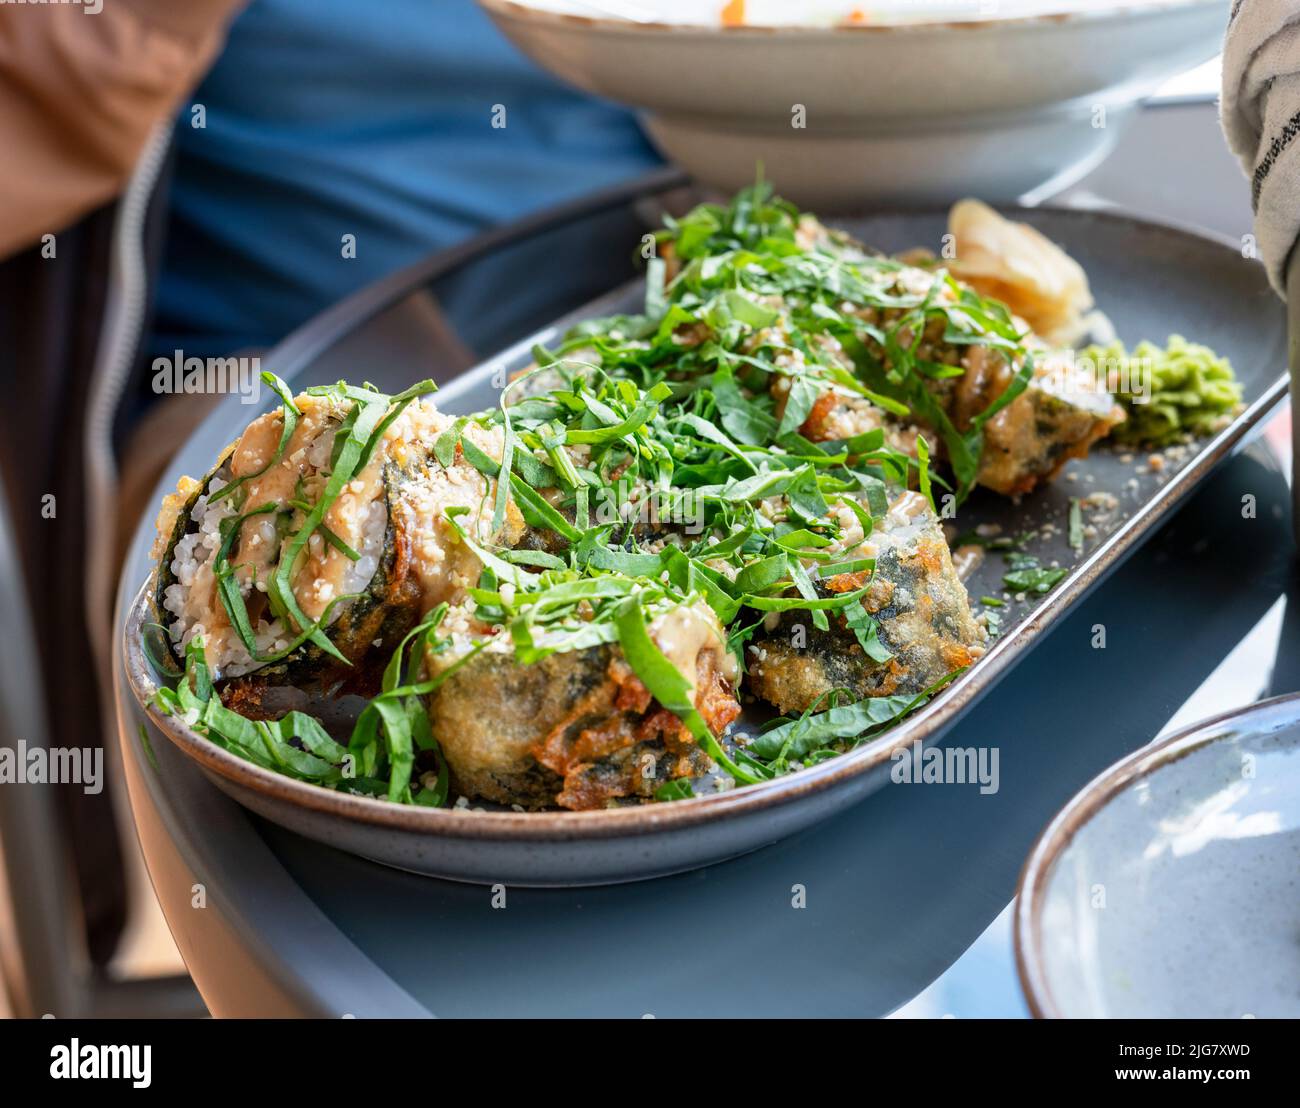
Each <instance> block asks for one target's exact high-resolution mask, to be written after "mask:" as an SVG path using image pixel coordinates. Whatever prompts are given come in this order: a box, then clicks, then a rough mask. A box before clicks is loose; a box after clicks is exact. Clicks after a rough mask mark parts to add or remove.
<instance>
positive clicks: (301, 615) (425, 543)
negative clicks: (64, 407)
mask: <svg viewBox="0 0 1300 1108" xmlns="http://www.w3.org/2000/svg"><path fill="white" fill-rule="evenodd" d="M374 395H375V397H376V399H370V398H369V397H368V395H367V393H366V392H365V391H364V390H356V389H346V388H342V387H340V388H336V389H321V390H311V391H310V392H308V393H304V394H302V395H300V396H298V397H296V398H293V400H292V401H291V402H290V401H289V400H288V398H287V394H286V404H285V406H284V407H282V408H281V409H279V410H277V411H273V412H270V413H268V414H266V415H262V416H260V417H258V418H257V419H256V420H254V421H253V422H252V423H251V424H250V425H249V426H248V428H247V429H246V430H245V431H244V433H243V434H242V435H241V436H240V438H239V440H238V441H237V442H236V443H235V444H234V445H233V446H232V447H230V448H229V449H228V450H227V451H226V452H225V453H224V455H223V456H222V458H221V459H220V461H219V463H218V465H217V466H216V468H215V469H214V470H213V471H212V472H211V473H210V474H209V475H208V476H207V477H206V478H204V479H203V480H202V481H193V480H191V479H189V478H183V479H182V480H181V482H180V483H179V485H178V488H177V492H176V493H175V494H174V495H172V496H170V497H168V498H167V500H166V501H165V502H164V505H163V509H162V512H161V514H160V516H159V519H158V538H157V540H156V542H155V546H154V557H155V558H156V559H157V561H158V573H157V577H156V586H155V606H156V612H157V619H158V622H159V623H160V624H162V625H163V626H164V627H165V628H166V630H167V633H168V637H169V639H170V642H171V644H172V646H173V648H174V650H175V651H176V654H177V656H178V657H181V656H183V652H184V647H185V645H186V644H187V643H188V642H189V641H190V640H191V639H192V638H194V636H196V635H201V636H202V638H203V643H204V648H205V652H206V657H207V661H208V664H209V665H210V667H211V668H212V671H213V674H214V676H215V677H216V678H218V679H220V680H224V681H225V682H226V688H225V694H226V696H227V699H228V700H230V701H232V702H233V703H234V704H236V705H238V706H239V707H240V709H241V710H244V711H247V712H250V713H256V712H257V711H258V708H259V700H260V695H261V692H262V690H264V689H266V688H268V687H273V686H279V685H289V684H292V685H294V686H295V687H299V688H307V689H312V690H316V691H336V690H345V691H348V692H356V693H358V694H362V695H369V694H370V693H372V692H373V691H375V689H376V688H377V682H378V676H379V673H380V672H381V671H382V668H383V665H384V664H385V662H386V661H387V659H388V656H389V654H390V653H391V651H392V649H393V647H394V646H395V645H396V643H397V641H398V640H400V638H401V636H402V635H404V634H405V633H406V632H407V631H408V630H409V629H410V628H411V627H413V626H415V625H416V624H417V623H418V622H419V620H420V618H421V617H422V616H423V614H424V613H425V612H427V611H428V610H429V609H430V608H431V607H433V606H434V605H436V604H438V603H440V602H442V601H455V600H457V599H459V598H460V597H462V596H463V595H464V590H465V589H466V588H467V587H469V586H471V585H473V584H474V583H475V582H476V581H477V578H478V573H479V564H478V559H477V557H476V555H475V554H474V552H473V551H472V550H471V549H470V548H469V547H468V546H467V545H466V544H465V543H464V542H462V541H461V540H460V537H459V536H458V534H457V533H456V532H455V530H454V529H453V528H452V527H451V526H450V523H449V521H448V520H447V518H446V517H445V515H444V512H445V510H446V509H447V508H449V507H460V508H463V509H466V510H467V511H468V512H469V513H470V516H469V518H468V519H466V518H465V517H462V518H461V520H460V526H461V527H462V528H468V529H470V530H471V532H472V533H474V534H476V535H478V536H479V538H481V539H483V540H487V539H489V538H495V539H497V540H499V541H506V542H508V541H510V539H511V538H512V537H514V536H517V534H518V533H520V532H521V531H522V529H523V521H522V519H521V518H520V516H519V513H518V510H517V509H516V508H515V507H514V505H513V504H510V505H509V509H510V510H509V511H508V512H507V513H506V518H505V523H504V525H503V528H502V531H503V534H500V535H496V536H491V535H489V531H490V523H491V518H492V503H491V496H492V492H493V490H494V489H495V482H494V481H493V480H492V479H491V478H490V477H487V476H485V475H484V474H483V473H481V472H479V470H478V469H476V468H475V467H474V466H472V465H471V464H469V462H467V461H466V460H465V458H464V455H463V452H462V451H460V450H459V449H457V450H456V452H455V456H454V457H453V458H449V459H448V462H449V464H447V465H444V464H442V462H440V461H439V460H438V457H437V455H436V451H435V444H436V443H437V442H438V439H439V436H440V435H442V434H443V433H444V432H445V431H446V430H447V429H448V428H449V427H450V426H451V425H452V422H453V421H452V419H451V418H450V417H448V416H445V415H443V414H442V413H440V412H439V411H438V410H437V409H436V408H435V407H434V405H433V403H432V402H431V401H430V400H427V399H424V398H418V399H413V400H411V401H410V402H407V403H402V402H400V400H397V401H396V402H394V403H391V404H390V403H389V402H388V401H389V398H387V397H379V394H374ZM290 403H291V404H292V407H290ZM286 421H287V423H286ZM286 431H287V433H286ZM464 434H465V435H466V436H468V437H471V438H472V439H473V440H474V442H475V444H476V445H477V446H478V447H479V449H480V451H481V452H482V453H483V454H484V455H487V456H492V455H493V454H494V453H495V456H496V457H498V458H499V457H500V454H501V441H500V434H499V432H493V431H492V430H484V429H482V428H479V427H478V426H477V425H470V426H469V427H467V428H466V429H465V431H464Z"/></svg>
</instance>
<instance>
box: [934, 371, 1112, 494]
mask: <svg viewBox="0 0 1300 1108" xmlns="http://www.w3.org/2000/svg"><path fill="white" fill-rule="evenodd" d="M1034 354H1035V360H1034V369H1033V376H1032V377H1031V378H1030V379H1029V383H1028V385H1027V386H1026V388H1025V391H1024V392H1022V393H1021V394H1020V395H1019V396H1018V397H1016V399H1015V400H1013V401H1012V402H1011V403H1010V404H1008V405H1007V406H1006V407H1005V408H1003V409H1002V410H1001V411H1000V412H998V413H997V414H996V415H995V416H994V417H993V418H992V419H991V420H989V421H988V423H987V424H986V425H985V427H984V450H983V453H982V454H981V455H980V467H979V478H978V481H979V484H980V485H982V486H983V487H985V488H987V489H992V490H993V491H994V492H997V493H1001V494H1002V495H1003V496H1019V495H1021V494H1023V493H1027V492H1030V491H1032V490H1033V489H1034V488H1035V487H1037V486H1038V485H1039V484H1041V483H1043V482H1044V481H1050V480H1052V479H1053V478H1054V477H1056V475H1057V474H1058V473H1060V471H1061V469H1062V467H1063V466H1064V465H1065V463H1066V462H1068V461H1069V460H1070V459H1071V458H1086V457H1087V456H1088V451H1089V450H1090V449H1091V447H1092V445H1093V444H1094V443H1096V442H1098V441H1099V440H1100V439H1103V438H1105V437H1106V436H1107V435H1108V434H1110V432H1111V431H1112V430H1113V429H1114V428H1115V427H1117V426H1118V425H1119V424H1121V423H1123V422H1124V420H1125V418H1126V417H1125V414H1124V409H1123V408H1122V407H1120V406H1119V405H1118V404H1117V403H1116V402H1115V399H1114V397H1112V396H1111V394H1110V393H1109V392H1107V391H1106V389H1105V388H1104V387H1102V386H1101V385H1099V384H1098V382H1097V380H1096V379H1095V377H1094V376H1093V375H1092V374H1090V373H1088V372H1085V371H1084V370H1083V369H1081V368H1080V367H1078V366H1077V365H1076V364H1075V361H1074V359H1073V358H1072V357H1071V356H1070V355H1069V353H1068V352H1066V353H1050V352H1047V351H1041V350H1040V351H1035V352H1034ZM964 364H965V365H966V374H965V376H963V377H961V378H958V379H957V384H956V386H955V388H954V389H953V391H952V394H951V396H950V398H949V415H950V416H951V418H952V420H953V423H954V424H955V425H956V427H957V428H958V429H959V430H965V429H966V428H968V427H969V426H970V421H971V420H972V419H973V418H974V417H975V416H976V415H978V414H979V413H980V412H981V411H983V410H984V409H986V408H987V407H988V406H989V405H990V404H992V403H993V401H994V400H996V399H997V398H998V397H999V396H1001V395H1002V393H1003V391H1004V390H1005V389H1006V387H1007V386H1008V385H1009V384H1010V383H1011V378H1012V376H1013V374H1012V369H1011V367H1010V365H1009V364H1008V363H1007V361H1006V359H1005V358H1003V357H1002V356H1001V355H1000V354H998V353H997V352H996V351H990V350H988V349H985V348H981V347H975V348H973V349H972V350H971V351H970V353H969V354H968V355H966V357H965V359H964Z"/></svg>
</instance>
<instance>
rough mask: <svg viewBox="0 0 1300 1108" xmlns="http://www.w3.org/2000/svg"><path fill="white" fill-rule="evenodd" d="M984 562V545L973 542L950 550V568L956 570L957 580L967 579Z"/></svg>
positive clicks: (963, 580)
mask: <svg viewBox="0 0 1300 1108" xmlns="http://www.w3.org/2000/svg"><path fill="white" fill-rule="evenodd" d="M983 564H984V547H982V546H978V545H976V544H975V543H968V544H967V545H965V546H959V547H957V549H956V550H954V551H953V552H952V568H953V569H954V570H956V571H957V579H958V580H959V581H962V582H965V581H968V580H969V579H970V577H971V575H972V574H973V573H974V572H975V571H976V570H977V569H979V567H980V566H981V565H983Z"/></svg>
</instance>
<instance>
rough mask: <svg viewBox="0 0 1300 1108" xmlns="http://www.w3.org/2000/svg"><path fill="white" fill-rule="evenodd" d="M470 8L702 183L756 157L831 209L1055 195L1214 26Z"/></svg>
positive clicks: (1218, 9)
mask: <svg viewBox="0 0 1300 1108" xmlns="http://www.w3.org/2000/svg"><path fill="white" fill-rule="evenodd" d="M480 2H481V3H482V4H483V6H484V7H485V8H486V9H487V11H488V12H489V13H490V15H491V16H492V18H493V20H494V21H495V22H496V24H497V26H499V27H500V28H501V30H502V31H503V32H504V33H505V34H506V35H507V36H508V37H509V38H510V39H511V41H512V42H514V43H515V45H516V46H518V47H519V48H520V49H521V50H522V51H523V52H524V53H526V54H527V55H528V56H529V57H531V58H532V59H533V60H534V61H535V62H537V63H538V64H539V65H541V66H543V67H544V68H546V69H548V70H550V71H551V72H552V73H554V74H555V75H556V76H558V77H561V78H563V79H564V80H566V81H569V82H570V83H572V84H575V85H577V86H579V87H580V88H583V89H586V90H587V91H589V92H593V93H596V94H598V95H601V96H605V97H608V98H610V99H613V100H617V101H620V102H622V103H625V104H629V105H631V106H633V107H635V108H637V109H640V110H641V111H642V113H643V119H644V123H645V126H646V128H647V130H648V131H649V133H650V135H651V136H652V138H653V139H654V141H655V142H656V143H657V144H658V145H659V147H660V148H661V149H662V151H663V152H664V154H665V155H666V156H667V157H668V158H670V159H671V160H673V161H675V162H677V163H679V164H681V165H682V166H684V167H685V168H686V169H687V170H688V171H689V172H691V173H692V174H693V175H694V176H696V177H697V178H698V179H699V180H700V181H702V182H704V183H705V184H708V185H712V186H715V187H717V188H720V189H724V190H727V191H733V190H735V189H737V188H739V187H741V186H743V185H745V184H748V183H750V182H752V181H753V180H754V176H755V167H756V166H757V165H759V164H761V165H762V167H763V171H764V174H765V175H766V176H767V177H768V178H769V179H770V180H772V181H774V182H776V185H777V188H778V189H779V191H781V192H782V194H783V195H786V196H788V197H789V198H790V199H792V200H794V201H796V202H797V203H799V204H802V205H804V206H807V207H812V208H816V209H819V210H821V211H829V212H835V211H844V210H847V209H852V208H856V209H858V210H861V209H862V208H863V206H864V204H865V203H868V202H889V203H895V204H897V203H905V204H910V205H921V204H934V203H946V202H948V201H951V200H953V199H956V198H957V197H958V196H962V195H978V196H980V197H982V198H984V199H986V200H991V201H1010V200H1014V199H1016V198H1017V197H1022V196H1027V195H1031V194H1035V193H1046V192H1047V191H1049V190H1054V189H1057V188H1063V187H1065V186H1066V185H1067V184H1069V183H1071V182H1072V181H1074V180H1077V179H1078V178H1079V177H1081V176H1082V175H1083V174H1084V173H1086V172H1087V171H1088V170H1090V169H1091V168H1092V167H1093V166H1095V165H1096V164H1097V163H1098V162H1099V161H1100V160H1101V159H1102V158H1103V157H1105V155H1106V154H1107V153H1108V152H1109V151H1110V149H1111V148H1112V147H1113V146H1114V144H1115V141H1116V139H1117V138H1118V136H1119V132H1120V131H1121V129H1122V128H1123V126H1124V124H1125V123H1126V121H1127V119H1128V117H1129V116H1130V114H1131V113H1132V111H1133V109H1134V107H1135V105H1136V104H1137V102H1138V101H1139V99H1140V98H1141V97H1142V96H1144V95H1146V94H1147V93H1149V92H1150V91H1151V90H1152V89H1154V88H1155V87H1156V86H1157V85H1158V84H1160V83H1161V82H1162V81H1163V80H1165V79H1166V78H1168V77H1170V76H1172V75H1174V74H1176V73H1179V72H1181V71H1183V70H1185V69H1188V68H1190V67H1192V66H1194V65H1196V64H1198V63H1200V62H1203V61H1205V60H1206V59H1208V58H1210V57H1212V56H1213V55H1214V53H1215V52H1216V50H1217V49H1218V48H1219V44H1220V42H1221V39H1222V35H1223V29H1224V26H1225V23H1226V19H1227V4H1226V3H1224V2H1223V0H1156V2H1146V3H1130V4H1123V3H1119V2H1116V0H1093V2H1092V3H1089V4H1087V5H1084V6H1082V7H1080V5H1079V4H1078V3H1077V0H1075V3H1074V5H1073V6H1074V8H1075V9H1076V10H1071V11H1066V12H1058V13H1057V14H1054V15H1040V16H1024V15H1014V14H1013V13H1016V12H1020V11H1023V10H1025V5H1024V3H1023V0H1020V2H1017V3H1015V4H1012V3H1010V0H986V2H985V3H983V4H980V5H979V6H978V7H976V9H975V10H976V12H979V11H990V10H991V11H994V12H999V11H1001V12H1004V13H1008V14H1007V15H1006V16H1005V17H1003V18H971V19H964V20H949V21H948V22H924V21H916V20H912V21H903V22H893V23H875V24H866V25H838V26H826V25H816V24H811V25H800V26H767V27H757V26H743V27H724V26H722V25H721V24H717V23H705V22H700V21H696V22H684V21H678V22H636V21H634V20H633V19H619V18H609V17H601V16H596V15H591V14H582V13H590V12H592V11H594V10H600V9H602V8H613V9H614V10H623V9H624V7H625V5H624V4H623V3H622V0H619V2H618V3H614V2H611V3H608V4H594V3H580V2H579V0H480ZM1062 3H1063V4H1064V0H1062ZM861 6H862V7H863V8H866V9H870V8H871V7H872V5H871V4H869V3H867V4H863V5H861ZM717 7H720V5H718V4H713V5H709V4H696V5H693V10H696V11H699V10H701V9H703V10H706V11H710V12H711V11H713V9H714V8H717ZM913 7H916V8H920V9H921V10H924V7H923V6H920V5H914V6H913ZM626 10H629V11H631V12H632V13H634V15H635V14H637V13H645V12H654V11H664V12H668V13H670V14H672V13H673V12H674V10H675V9H674V6H673V5H672V4H670V3H667V0H658V4H656V0H636V2H635V4H632V3H628V4H627V5H626ZM800 122H802V123H803V126H797V125H796V124H798V123H800Z"/></svg>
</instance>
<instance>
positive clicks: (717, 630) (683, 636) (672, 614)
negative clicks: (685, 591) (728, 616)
mask: <svg viewBox="0 0 1300 1108" xmlns="http://www.w3.org/2000/svg"><path fill="white" fill-rule="evenodd" d="M648 630H649V633H650V637H651V638H652V639H653V640H654V642H655V645H656V646H658V647H659V649H660V650H661V651H662V652H663V655H664V657H665V658H667V659H668V661H670V662H671V663H672V664H673V665H674V666H675V667H676V668H677V671H678V672H679V673H681V675H682V676H683V677H685V678H686V680H687V682H688V683H689V684H690V687H691V693H692V695H693V694H694V692H695V671H696V668H697V667H698V665H699V658H700V655H701V654H702V653H703V652H704V651H706V650H712V651H713V652H714V653H715V654H716V656H717V660H718V670H719V672H721V673H722V675H723V676H724V677H725V678H726V679H727V680H728V681H730V682H731V683H732V684H733V685H734V684H735V683H736V677H737V669H736V659H735V657H734V656H733V655H732V653H731V651H729V650H728V649H727V638H726V635H724V634H723V631H722V625H721V624H720V623H719V622H718V618H717V616H715V615H714V614H713V609H712V608H709V607H708V606H707V605H705V604H703V603H701V604H682V605H680V606H678V607H676V608H673V609H672V610H671V611H668V612H665V613H663V615H660V616H656V617H655V618H654V619H653V620H651V621H650V626H649V628H648Z"/></svg>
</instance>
